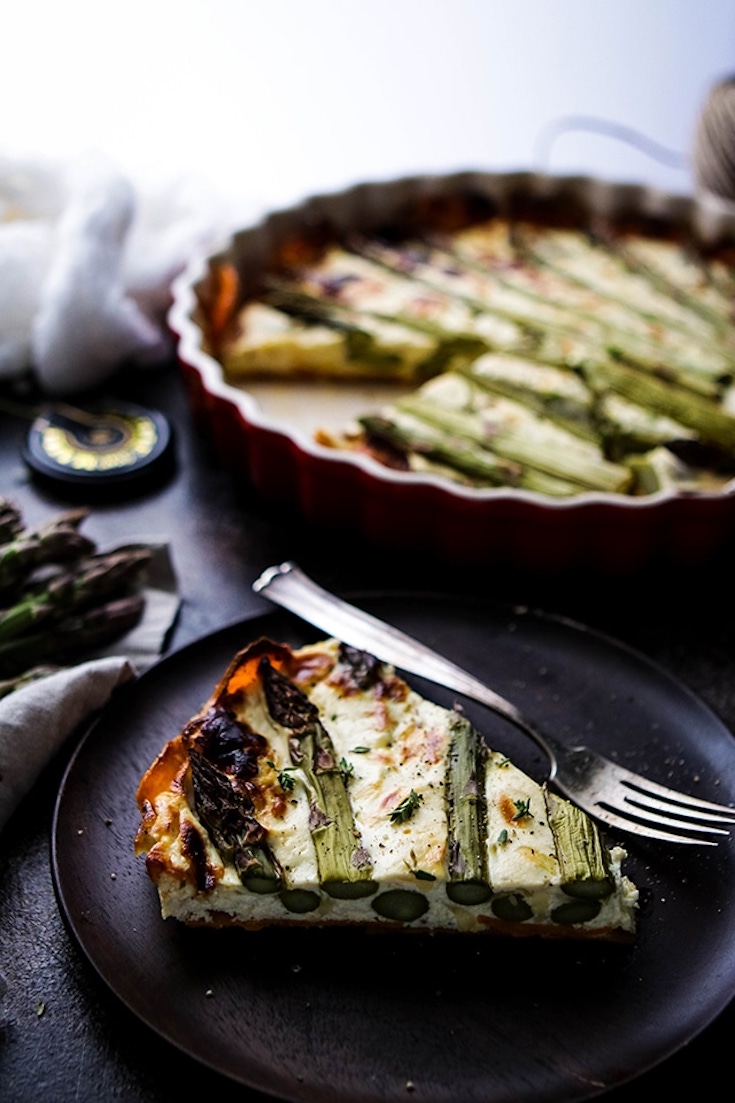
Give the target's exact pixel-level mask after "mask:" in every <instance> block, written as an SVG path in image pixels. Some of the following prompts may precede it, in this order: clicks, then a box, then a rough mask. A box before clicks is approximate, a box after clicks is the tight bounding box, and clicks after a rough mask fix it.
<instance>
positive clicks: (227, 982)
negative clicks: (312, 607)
mask: <svg viewBox="0 0 735 1103" xmlns="http://www.w3.org/2000/svg"><path fill="white" fill-rule="evenodd" d="M357 603H358V604H359V605H361V606H362V607H363V608H366V609H368V610H369V611H370V612H372V613H373V614H375V615H377V616H379V617H382V618H383V619H386V620H390V621H392V622H393V623H395V624H397V625H398V626H399V627H400V628H402V629H404V630H405V631H408V632H410V633H412V634H413V635H415V636H416V637H418V638H419V639H421V640H423V641H424V642H426V643H428V644H429V645H430V646H433V647H435V648H436V649H438V650H440V651H442V652H444V653H445V654H446V655H448V656H449V657H450V658H452V659H454V660H455V661H456V662H459V663H460V664H462V665H464V666H466V667H468V668H469V669H470V670H471V671H472V672H473V673H476V674H478V675H480V676H481V677H484V678H485V679H486V680H488V681H489V682H490V684H491V685H493V686H494V688H496V689H497V690H499V691H500V692H501V693H502V694H504V695H505V696H508V697H510V698H512V699H513V700H515V701H516V702H517V703H518V705H519V706H521V708H522V709H523V710H524V711H526V712H527V713H528V714H529V715H530V716H531V717H533V718H535V719H536V720H537V721H538V722H540V723H541V724H542V725H545V726H546V727H547V728H548V729H549V730H550V731H551V732H555V733H556V734H558V735H560V736H562V737H565V738H569V739H575V738H577V739H578V738H579V737H582V738H583V739H584V740H585V741H586V742H588V743H589V744H591V745H592V746H593V747H595V748H596V749H599V750H601V751H603V752H604V753H607V754H609V755H615V756H617V757H619V758H620V759H621V760H622V761H624V762H625V763H626V764H627V765H629V766H631V767H632V768H633V769H638V770H641V771H643V772H646V773H647V774H649V775H650V776H651V777H654V778H656V779H657V780H660V781H664V782H665V783H668V784H673V785H675V786H678V787H680V788H684V789H688V790H690V791H695V792H696V793H697V794H699V795H702V796H704V797H708V798H709V799H717V800H719V801H721V802H723V803H724V802H726V801H727V799H728V797H730V798H732V795H733V794H735V740H733V738H732V736H731V734H730V732H729V731H728V730H727V729H726V728H725V727H724V725H723V724H722V723H721V722H720V721H719V720H718V719H717V717H716V716H714V714H713V713H712V712H711V711H710V710H709V709H708V708H707V707H706V705H704V704H703V703H702V702H701V701H700V700H699V699H698V698H696V697H695V696H694V695H692V694H691V693H690V692H689V691H688V690H687V689H685V688H684V687H683V686H682V685H680V684H679V683H678V682H676V681H674V680H673V679H672V678H671V677H669V676H668V675H667V674H666V673H665V672H663V671H662V670H660V669H659V668H658V667H656V666H654V665H653V664H651V663H649V662H648V661H647V660H646V659H644V658H642V657H641V656H639V655H637V654H635V653H633V652H631V651H629V650H628V649H626V648H625V647H623V646H621V645H619V644H617V643H615V642H614V641H611V640H608V639H606V638H603V637H600V636H598V635H595V634H593V633H590V632H588V631H586V630H585V629H584V628H582V627H580V626H577V625H573V624H569V623H567V622H566V621H563V620H559V619H554V618H549V617H546V616H543V615H542V614H537V613H530V612H524V611H513V610H509V609H504V608H495V607H490V608H487V607H483V606H482V605H480V604H478V603H471V602H462V601H457V600H456V599H454V598H449V597H443V596H420V595H410V596H409V595H404V594H398V595H396V594H393V595H391V594H386V595H367V596H365V595H363V596H362V597H360V598H358V599H357ZM260 635H268V636H270V637H272V638H274V639H277V640H286V641H288V642H291V643H293V644H300V643H304V642H307V641H308V640H313V639H316V638H318V636H319V634H318V633H317V632H316V631H315V630H313V629H310V628H308V627H307V626H305V625H303V624H302V623H301V622H300V621H298V620H297V619H296V618H294V617H291V616H289V615H288V614H286V613H281V612H278V613H274V614H272V615H268V616H264V617H259V618H256V619H252V620H248V621H245V622H242V623H240V624H236V625H233V626H231V627H228V628H226V629H223V630H222V631H220V632H218V633H217V634H215V635H213V636H211V637H209V638H207V639H203V640H201V641H200V642H197V643H195V644H193V645H191V646H189V647H187V648H185V649H183V650H181V651H179V652H177V653H174V654H172V655H171V656H170V657H169V658H167V659H165V660H164V661H162V662H161V663H160V664H159V665H158V666H156V667H155V668H153V669H152V670H150V671H149V672H148V673H146V674H145V675H144V676H143V677H141V678H140V679H139V681H138V682H137V683H135V684H133V685H131V686H127V687H124V689H123V691H122V692H121V693H120V695H119V696H118V697H117V698H116V701H115V705H114V707H112V708H110V709H108V710H107V711H106V712H105V713H104V714H103V716H102V717H101V719H100V720H99V722H98V723H97V724H96V726H95V727H94V728H93V729H92V731H91V732H90V734H89V735H88V737H87V738H86V740H85V741H84V742H83V743H82V744H81V746H80V748H79V750H78V752H77V754H76V756H75V758H74V759H73V761H72V763H71V764H70V767H69V769H68V771H67V775H66V777H65V780H64V784H63V786H62V789H61V792H60V795H59V800H58V804H57V809H56V818H55V824H54V848H53V862H54V874H55V881H56V887H57V892H58V896H59V901H60V904H61V907H62V910H63V912H64V913H65V916H66V918H67V921H68V923H69V925H70V926H71V929H72V931H73V932H74V934H75V935H76V938H77V939H78V941H79V944H80V946H81V948H82V949H83V951H84V952H85V953H86V955H87V956H88V958H89V960H90V962H91V963H92V965H93V966H94V967H95V968H96V969H97V971H98V972H99V974H100V975H101V976H102V978H103V979H104V980H105V981H106V982H107V984H108V985H109V986H110V988H111V989H112V990H113V991H114V992H115V993H116V994H117V995H118V996H119V998H120V999H121V1000H122V1001H124V1003H125V1004H126V1005H127V1006H128V1007H129V1008H130V1009H132V1011H133V1012H134V1013H135V1014H137V1015H138V1016H139V1017H140V1018H141V1019H142V1020H143V1021H144V1022H146V1023H147V1024H149V1025H150V1027H151V1028H152V1029H153V1030H154V1031H156V1032H158V1033H159V1034H160V1035H162V1036H163V1037H165V1038H167V1039H168V1040H169V1041H170V1042H172V1043H174V1045H176V1046H178V1047H180V1048H181V1049H182V1050H184V1051H185V1052H187V1053H188V1054H190V1055H192V1056H193V1057H195V1058H196V1059H198V1060H199V1061H201V1062H203V1063H204V1064H205V1065H208V1066H209V1067H211V1068H214V1069H216V1070H218V1071H219V1072H221V1073H224V1074H225V1075H227V1076H229V1077H231V1078H233V1079H234V1080H237V1081H240V1082H242V1083H244V1084H247V1085H250V1086H251V1087H253V1088H256V1089H259V1090H261V1091H264V1092H267V1093H271V1094H273V1095H275V1096H278V1097H280V1098H282V1099H285V1100H290V1101H304V1100H309V1101H311V1103H337V1101H339V1103H388V1101H394V1100H402V1101H405V1100H406V1099H407V1098H410V1097H411V1095H412V1094H413V1097H414V1098H417V1099H418V1098H420V1099H421V1100H422V1103H457V1100H459V1099H461V1100H462V1101H463V1103H506V1101H507V1103H510V1101H511V1100H514V1101H517V1100H519V1099H523V1100H524V1103H540V1101H552V1100H553V1101H558V1103H562V1101H563V1103H572V1101H574V1100H582V1099H588V1098H591V1097H593V1096H594V1095H597V1094H599V1093H600V1092H601V1091H603V1090H604V1089H605V1088H609V1087H612V1086H615V1085H619V1084H622V1083H624V1082H625V1081H627V1080H629V1079H631V1078H632V1077H634V1076H636V1075H637V1074H638V1073H640V1072H642V1071H644V1070H646V1069H648V1068H650V1067H652V1066H653V1065H655V1064H657V1063H658V1062H660V1061H662V1060H663V1059H664V1058H666V1057H667V1056H669V1055H670V1054H672V1053H673V1052H674V1051H675V1050H677V1049H678V1048H679V1047H681V1046H682V1045H684V1044H685V1043H686V1042H687V1041H689V1040H690V1039H691V1038H692V1037H693V1036H694V1035H695V1034H697V1033H698V1032H699V1031H700V1030H702V1029H703V1028H704V1027H705V1026H706V1025H707V1024H708V1023H709V1022H711V1021H712V1020H713V1019H714V1018H715V1017H716V1016H717V1014H718V1013H719V1012H720V1011H721V1010H722V1009H723V1008H724V1007H725V1005H726V1004H727V1003H728V1002H729V1000H730V999H731V998H732V996H733V994H735V940H733V937H732V920H731V917H732V914H733V906H734V904H735V866H734V857H735V842H733V841H732V840H726V841H725V842H724V843H721V844H720V845H719V846H717V847H712V848H700V847H696V848H694V847H692V848H689V847H683V846H672V845H666V844H654V843H653V842H650V841H649V842H645V841H642V840H640V841H639V840H637V839H634V838H633V837H632V836H627V837H626V839H625V840H624V839H623V837H622V836H620V837H618V838H617V839H614V837H613V836H612V835H610V834H609V833H608V838H609V841H611V842H612V841H619V842H623V841H625V842H626V845H627V848H628V851H629V858H628V861H627V864H626V870H627V872H628V873H629V874H630V875H631V876H632V877H633V878H634V880H635V881H636V882H637V883H638V885H639V886H640V889H641V908H640V921H639V926H640V929H639V934H638V938H637V940H636V942H635V944H634V945H632V946H624V945H606V944H602V943H584V942H578V941H577V942H566V941H541V940H534V939H499V938H494V937H491V936H488V937H484V936H474V937H473V936H468V937H466V938H464V937H462V936H460V935H446V936H443V935H442V936H429V935H420V934H413V935H412V936H408V935H406V934H402V933H393V932H391V933H385V934H382V933H381V934H380V935H378V936H373V937H370V936H366V935H365V934H364V933H362V932H360V931H357V930H339V931H329V930H322V931H316V930H315V931H297V930H292V931H289V930H284V929H281V930H273V931H261V932H258V933H247V932H243V931H232V930H230V931H213V930H202V929H197V930H190V929H186V928H184V927H182V926H181V925H179V924H177V923H176V922H175V921H171V920H170V921H166V922H164V921H163V920H162V919H161V918H160V913H159V910H158V899H157V895H156V892H155V889H154V887H153V885H152V884H151V882H150V881H149V880H148V877H147V875H146V873H145V869H144V864H143V861H142V859H136V858H135V857H134V855H133V837H134V835H135V831H136V828H137V824H138V814H137V808H136V804H135V790H136V787H137V784H138V781H139V779H140V777H141V775H142V774H143V772H144V771H145V769H146V768H147V767H148V765H149V764H150V762H151V761H152V760H153V758H154V757H155V756H156V754H157V753H158V752H159V751H160V750H161V748H162V747H163V745H164V743H165V742H166V741H167V740H168V739H169V738H171V737H172V736H173V735H175V734H176V733H177V732H178V731H179V729H180V727H181V726H182V725H183V723H184V722H185V721H186V720H187V719H188V717H189V716H190V715H191V714H192V713H194V712H195V711H196V710H197V709H198V708H199V707H200V705H201V704H202V703H203V701H204V699H205V698H206V697H207V696H208V694H209V692H210V691H211V689H212V688H213V687H214V685H215V684H216V682H217V681H218V679H219V677H220V675H221V674H222V672H223V671H224V668H225V666H226V664H227V663H228V662H229V660H230V658H231V657H232V655H233V654H234V653H235V651H236V650H238V649H239V648H241V647H243V646H245V645H246V644H247V643H248V642H249V641H251V640H252V639H255V638H257V637H258V636H260ZM411 681H412V682H413V684H415V685H416V686H417V688H418V689H420V691H421V692H424V693H426V694H428V695H430V696H433V698H434V699H435V700H437V701H440V702H442V703H445V704H450V703H452V700H453V697H452V695H451V694H449V693H447V692H445V691H443V690H440V689H437V688H436V687H433V686H430V685H428V684H427V683H423V682H420V681H419V680H417V679H411ZM465 707H466V711H467V713H468V714H469V715H470V716H471V718H472V719H473V721H474V722H475V723H476V724H478V726H480V728H481V730H482V731H483V732H484V733H485V735H486V737H487V739H488V742H490V744H491V745H492V746H495V747H497V748H498V749H500V750H503V751H505V752H506V753H507V754H509V756H510V757H512V758H513V759H515V761H516V762H517V763H518V764H519V765H520V766H521V767H524V768H525V769H527V770H528V771H530V772H531V773H534V774H535V776H537V777H543V776H545V763H544V762H543V761H542V759H541V758H540V753H539V752H538V751H536V749H535V748H534V747H532V746H530V745H529V743H528V741H527V740H525V738H524V737H523V736H522V735H520V734H519V733H518V732H516V731H515V730H514V729H513V728H511V727H510V726H509V725H508V724H507V723H506V722H504V721H502V720H500V719H498V718H496V717H495V716H493V715H491V714H490V713H488V712H487V711H486V710H484V709H482V708H481V707H480V706H473V705H471V704H469V703H467V704H466V706H465Z"/></svg>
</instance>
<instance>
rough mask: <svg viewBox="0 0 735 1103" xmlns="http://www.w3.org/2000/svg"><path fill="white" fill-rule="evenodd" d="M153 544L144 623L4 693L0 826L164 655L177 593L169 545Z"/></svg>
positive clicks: (0, 708)
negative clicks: (75, 738)
mask: <svg viewBox="0 0 735 1103" xmlns="http://www.w3.org/2000/svg"><path fill="white" fill-rule="evenodd" d="M144 542H145V541H138V543H144ZM149 546H151V547H152V550H153V558H152V561H151V564H150V566H149V571H148V583H147V585H146V588H145V598H146V604H145V612H144V615H143V617H142V619H141V621H140V623H139V624H138V625H137V626H136V627H135V628H134V629H133V630H132V631H131V632H129V633H128V635H127V636H125V637H124V638H123V639H122V640H119V641H118V642H117V643H116V644H115V645H114V646H113V647H110V648H107V649H106V651H105V652H98V653H96V654H95V655H94V656H92V657H90V658H89V659H88V660H87V661H85V662H83V663H79V664H77V665H76V666H73V667H70V668H69V669H68V670H62V671H59V672H58V673H56V674H51V675H49V677H47V678H44V679H42V680H41V681H39V682H32V683H31V684H29V685H27V686H25V687H24V688H23V689H18V690H16V691H15V692H14V693H11V694H10V695H9V696H8V697H4V698H2V700H0V831H2V829H3V828H4V827H5V825H6V823H7V821H8V820H9V818H10V816H11V815H12V813H13V812H14V811H15V809H16V807H17V806H18V804H19V803H20V801H21V800H22V799H23V798H24V797H25V796H26V794H27V793H29V792H30V790H31V789H32V787H33V784H34V782H35V781H36V779H37V777H38V775H39V774H40V772H41V770H42V769H43V768H44V766H45V765H46V764H47V762H49V761H50V759H51V758H52V757H53V755H54V754H55V753H56V752H57V751H58V750H59V749H60V748H61V746H62V745H63V743H64V742H65V740H66V739H67V738H68V737H69V736H70V735H71V734H72V733H73V732H74V731H75V730H76V729H77V728H78V727H79V725H80V724H82V723H83V722H84V721H85V720H87V719H90V720H91V719H92V718H93V716H94V714H95V713H96V712H98V711H99V710H100V709H101V708H103V707H104V705H105V704H107V702H108V701H109V699H110V697H111V696H112V694H113V693H114V691H115V690H116V689H117V688H118V686H120V685H122V684H123V683H124V682H127V681H129V680H130V679H131V678H134V677H135V676H136V674H140V673H142V672H143V671H144V670H145V669H146V668H147V667H148V666H151V665H152V664H153V663H154V662H155V661H156V659H157V658H158V657H159V656H160V654H161V651H162V649H163V647H164V644H165V640H166V635H167V633H168V630H169V628H170V627H171V625H172V624H173V621H174V619H175V617H176V614H177V612H178V607H179V596H178V586H177V582H176V576H175V573H174V570H173V566H172V563H171V559H170V555H169V550H168V547H167V546H166V545H165V544H160V545H150V544H149Z"/></svg>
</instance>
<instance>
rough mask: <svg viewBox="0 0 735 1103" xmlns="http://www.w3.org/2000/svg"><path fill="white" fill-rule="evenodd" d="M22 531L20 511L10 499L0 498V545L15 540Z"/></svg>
mask: <svg viewBox="0 0 735 1103" xmlns="http://www.w3.org/2000/svg"><path fill="white" fill-rule="evenodd" d="M22 530H23V518H22V517H21V514H20V510H19V509H18V508H17V506H16V505H14V503H13V502H11V501H10V500H9V499H8V498H0V545H2V544H7V543H8V541H9V540H14V539H15V537H16V536H18V535H19V533H21V532H22Z"/></svg>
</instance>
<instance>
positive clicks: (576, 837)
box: [546, 790, 613, 924]
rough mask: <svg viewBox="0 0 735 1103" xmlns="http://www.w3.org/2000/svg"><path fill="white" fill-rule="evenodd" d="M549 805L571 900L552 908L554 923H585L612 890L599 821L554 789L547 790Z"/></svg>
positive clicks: (552, 827) (564, 880)
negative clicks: (597, 822)
mask: <svg viewBox="0 0 735 1103" xmlns="http://www.w3.org/2000/svg"><path fill="white" fill-rule="evenodd" d="M546 808H547V813H548V816H549V822H550V824H551V829H552V831H553V832H554V838H555V840H556V854H557V859H558V861H559V865H560V867H561V875H562V876H561V882H562V891H563V892H564V893H566V895H567V896H569V897H570V901H569V903H568V904H558V905H557V906H556V908H555V909H554V911H553V912H552V919H553V920H554V922H555V923H562V924H567V923H584V922H586V921H587V920H589V919H594V917H595V916H596V915H597V913H598V912H599V910H600V906H601V904H600V901H601V900H603V899H604V898H605V897H607V896H609V895H610V893H611V892H612V888H613V885H612V881H611V879H610V874H609V870H608V868H607V865H606V862H605V855H604V851H603V848H602V843H601V841H600V835H599V832H598V830H597V827H596V825H595V824H594V823H593V822H592V820H591V819H590V818H589V816H586V815H585V814H584V812H581V811H580V810H579V809H578V808H577V807H576V806H575V805H573V804H570V803H569V802H568V801H566V800H562V798H561V797H557V796H556V794H555V793H551V792H549V791H548V790H547V791H546Z"/></svg>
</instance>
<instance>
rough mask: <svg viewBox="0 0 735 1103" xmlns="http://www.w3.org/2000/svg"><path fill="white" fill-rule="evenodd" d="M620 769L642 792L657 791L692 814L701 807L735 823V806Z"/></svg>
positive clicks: (666, 799) (632, 784) (657, 793)
mask: <svg viewBox="0 0 735 1103" xmlns="http://www.w3.org/2000/svg"><path fill="white" fill-rule="evenodd" d="M620 771H621V774H622V776H623V778H624V780H625V781H626V782H627V783H628V784H629V785H631V786H633V787H634V788H635V789H638V790H639V791H640V792H641V793H644V794H646V795H648V794H649V793H655V794H656V795H657V796H659V797H662V798H663V799H664V800H665V801H669V802H670V803H671V804H672V805H673V804H678V805H681V806H682V807H683V808H685V809H687V810H688V811H689V812H691V814H692V815H697V814H698V811H697V810H698V809H699V810H701V811H702V812H713V813H718V818H719V819H721V820H722V821H723V822H727V823H735V808H731V807H729V806H728V805H725V804H713V802H712V801H709V800H702V799H701V798H700V797H692V796H690V795H689V794H688V793H681V792H679V791H678V790H676V789H669V788H667V787H666V786H665V785H659V783H658V782H656V781H651V780H650V779H649V778H644V777H641V776H640V775H639V774H633V773H631V772H630V771H629V770H623V769H622V767H621V768H620ZM619 776H620V775H619Z"/></svg>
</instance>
